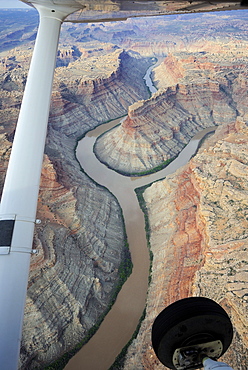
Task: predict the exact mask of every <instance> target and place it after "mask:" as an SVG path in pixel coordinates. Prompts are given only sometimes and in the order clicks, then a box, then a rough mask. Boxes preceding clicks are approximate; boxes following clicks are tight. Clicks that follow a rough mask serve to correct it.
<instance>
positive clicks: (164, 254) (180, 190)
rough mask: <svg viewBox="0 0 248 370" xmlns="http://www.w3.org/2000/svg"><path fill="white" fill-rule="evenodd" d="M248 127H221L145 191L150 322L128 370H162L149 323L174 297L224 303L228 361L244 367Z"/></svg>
mask: <svg viewBox="0 0 248 370" xmlns="http://www.w3.org/2000/svg"><path fill="white" fill-rule="evenodd" d="M247 142H248V128H247V122H246V121H244V120H243V119H241V118H238V119H237V121H236V122H233V123H232V124H227V125H224V126H222V127H220V128H219V129H218V130H217V131H216V133H215V134H214V135H213V136H212V137H211V138H210V139H208V140H207V141H206V142H205V143H204V144H203V145H202V148H201V149H200V150H199V152H198V154H197V155H196V156H195V157H194V158H192V159H191V161H190V162H189V164H188V165H186V166H184V167H183V168H181V169H179V170H178V171H177V172H176V173H175V174H173V175H170V176H168V177H167V178H166V179H164V180H161V181H159V182H156V183H154V184H153V185H151V186H150V187H149V188H147V189H146V190H145V192H144V199H145V201H146V207H147V213H148V217H149V231H150V244H151V251H152V253H153V261H152V273H151V284H150V287H149V293H148V299H147V310H146V317H145V320H144V321H143V323H142V326H141V329H140V331H139V335H138V337H137V339H136V340H135V341H134V342H133V344H132V345H131V347H130V349H129V351H128V355H127V359H126V364H125V367H124V368H125V370H127V369H129V370H132V369H161V370H162V369H163V368H164V367H163V366H162V364H160V363H159V361H158V360H157V358H156V356H155V354H154V352H153V350H152V347H151V337H150V335H151V326H152V323H153V321H154V319H155V317H156V316H157V315H158V313H159V312H160V311H162V309H163V308H165V307H166V306H167V305H169V304H170V303H172V302H174V301H175V300H178V299H181V298H185V297H188V296H192V295H193V296H194V295H197V296H206V297H209V298H211V299H213V300H215V301H217V302H218V303H220V304H221V305H222V306H223V307H224V308H225V309H226V311H227V312H228V314H229V315H230V317H231V320H232V323H233V326H234V331H235V335H234V340H233V343H232V345H231V347H230V349H229V350H228V352H227V353H226V355H224V356H223V360H225V361H226V362H228V363H229V364H230V365H231V366H232V367H233V368H234V369H239V370H245V369H246V367H247V356H248V350H247V348H248V342H247V330H248V321H247V317H248V315H247V314H248V305H247V296H248V288H247V274H248V272H247V271H248V268H247V263H248V259H247V246H248V239H247V237H248V233H247V226H248V225H247V222H248V221H247V210H248V205H247V190H248V188H247V176H248V172H247V163H248V156H247V153H248V146H247Z"/></svg>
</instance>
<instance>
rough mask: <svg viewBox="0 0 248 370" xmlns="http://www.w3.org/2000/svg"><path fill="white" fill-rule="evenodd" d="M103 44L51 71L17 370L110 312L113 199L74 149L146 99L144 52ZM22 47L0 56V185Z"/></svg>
mask: <svg viewBox="0 0 248 370" xmlns="http://www.w3.org/2000/svg"><path fill="white" fill-rule="evenodd" d="M110 49H111V48H110ZM64 50H67V49H64ZM106 50H108V51H106V52H105V56H102V58H100V57H99V55H98V56H97V55H96V54H97V53H96V51H94V52H93V53H92V54H93V57H92V58H94V60H95V68H93V69H91V67H90V66H92V65H93V66H94V63H93V60H87V63H88V64H87V63H86V64H85V65H84V69H81V70H80V68H81V67H82V64H80V57H81V56H80V55H79V53H78V57H77V59H76V60H74V61H71V62H70V63H69V64H68V67H65V66H63V67H59V68H57V69H56V75H55V83H54V91H53V96H52V106H51V114H50V118H49V125H48V136H47V142H46V148H45V155H44V163H43V169H42V176H41V186H40V194H39V201H38V211H37V217H38V218H40V219H41V221H42V222H41V224H40V225H38V226H37V227H36V229H35V237H34V248H36V249H37V250H38V252H39V253H38V254H37V255H35V256H33V257H32V260H31V270H30V279H29V286H28V294H27V304H26V309H25V318H24V326H23V338H22V344H21V356H20V369H27V368H28V369H33V368H37V367H38V368H43V367H44V366H45V365H46V364H49V363H50V362H52V361H54V360H56V359H57V358H58V357H59V356H61V354H63V353H64V352H65V351H68V350H70V349H73V348H74V347H75V345H76V344H77V343H78V342H79V341H81V340H82V339H83V338H84V337H85V335H86V334H87V332H88V330H89V329H90V328H92V326H94V325H95V324H96V323H97V322H98V321H99V319H100V318H101V317H102V315H103V314H105V313H106V311H107V310H108V308H109V305H110V304H111V303H112V300H113V296H114V294H115V293H116V291H117V289H119V288H120V286H119V285H120V282H119V271H118V270H119V267H120V265H121V263H122V262H123V261H125V260H129V259H130V256H129V252H128V250H127V247H126V235H125V230H124V225H123V218H122V213H121V209H120V207H119V204H118V202H117V200H116V199H115V198H114V196H113V195H112V194H110V193H109V192H108V191H107V190H106V189H105V188H102V187H100V186H98V185H97V184H95V183H94V182H93V181H92V180H91V179H89V178H88V177H87V176H86V175H85V174H84V173H83V172H82V171H81V170H80V166H79V163H78V162H77V161H76V159H75V154H74V148H75V145H76V140H77V138H78V137H80V136H82V135H83V134H84V133H85V132H86V131H87V130H88V129H89V128H93V127H95V126H96V125H97V124H99V123H102V122H104V121H106V120H108V119H112V118H116V116H120V115H122V114H123V113H124V112H125V111H126V110H127V107H128V105H129V104H130V103H133V102H134V101H135V100H137V98H138V99H140V98H141V97H148V91H147V89H146V87H145V85H144V82H143V80H142V77H143V74H144V73H145V70H146V69H147V67H148V65H149V60H148V59H143V58H141V57H140V56H139V55H138V54H137V53H136V54H132V55H131V54H128V53H127V52H125V51H123V50H121V49H118V50H116V48H112V49H111V50H110V51H109V46H107V47H106ZM88 51H90V48H88ZM108 52H109V57H108V56H107V54H108ZM65 54H66V53H65ZM67 54H68V53H67ZM99 54H100V53H99ZM103 54H104V53H103ZM21 55H22V54H21V52H20V49H19V51H17V53H16V54H14V52H13V56H10V54H9V56H8V57H7V58H6V57H5V58H4V61H5V63H2V70H1V72H2V77H1V81H2V82H1V93H2V95H1V108H2V109H1V137H0V140H1V170H0V180H1V187H2V184H3V180H4V174H5V171H6V167H7V163H8V159H9V154H10V150H11V145H12V140H13V136H14V126H15V121H16V119H17V116H18V111H19V108H20V101H21V97H22V93H23V88H24V85H25V81H26V75H27V69H28V62H29V59H30V54H27V55H26V56H25V58H22V57H21ZM81 55H83V51H82V54H81ZM67 56H68V55H67ZM60 57H61V55H60ZM89 59H90V58H89ZM107 62H108V68H107ZM81 63H83V61H81ZM67 68H68V70H67ZM128 69H131V70H133V72H134V73H135V79H134V78H131V76H130V73H129V74H128ZM137 73H138V76H139V77H138V78H137ZM62 76H63V77H62ZM89 103H91V108H90V109H89V107H88V105H89ZM124 274H125V272H124Z"/></svg>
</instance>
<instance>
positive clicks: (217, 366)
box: [202, 357, 233, 370]
mask: <svg viewBox="0 0 248 370" xmlns="http://www.w3.org/2000/svg"><path fill="white" fill-rule="evenodd" d="M202 363H203V366H204V370H233V368H232V367H231V366H229V365H227V364H225V362H218V361H214V360H212V359H211V358H208V357H205V358H204V359H203V361H202Z"/></svg>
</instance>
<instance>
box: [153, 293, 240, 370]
mask: <svg viewBox="0 0 248 370" xmlns="http://www.w3.org/2000/svg"><path fill="white" fill-rule="evenodd" d="M232 338H233V328H232V323H231V321H230V319H229V317H228V315H227V313H226V311H225V310H224V309H223V308H222V307H221V306H220V305H219V304H218V303H216V302H214V301H212V300H211V299H208V298H205V297H190V298H185V299H181V300H179V301H176V302H174V303H172V304H171V305H170V306H168V307H166V308H165V309H164V310H163V311H162V312H161V313H160V314H159V315H158V316H157V318H156V319H155V321H154V323H153V327H152V345H153V348H154V351H155V353H156V355H157V357H158V359H159V360H160V361H161V362H162V364H164V365H165V366H167V367H169V368H170V369H176V368H175V367H174V365H173V359H172V357H173V354H174V352H175V350H176V349H177V348H180V347H183V346H187V345H193V344H199V343H204V342H208V341H213V340H220V341H221V342H222V345H223V351H222V353H221V355H223V353H225V352H226V350H227V349H228V347H229V345H230V344H231V342H232Z"/></svg>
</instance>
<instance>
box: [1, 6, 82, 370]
mask: <svg viewBox="0 0 248 370" xmlns="http://www.w3.org/2000/svg"><path fill="white" fill-rule="evenodd" d="M36 8H37V10H38V11H39V14H40V25H39V30H38V34H37V39H36V44H35V48H34V52H33V57H32V61H31V65H30V70H29V74H28V79H27V83H26V88H25V92H24V96H23V101H22V106H21V110H20V115H19V119H18V123H17V128H16V133H15V137H14V143H13V148H12V152H11V157H10V161H9V166H8V170H7V175H6V180H5V184H4V190H3V194H2V199H1V204H0V292H1V299H0V362H1V365H0V367H1V369H2V370H16V369H17V367H18V358H19V350H20V341H21V330H22V321H23V314H24V307H25V300H26V291H27V282H28V273H29V264H30V255H31V253H32V243H33V232H34V224H35V218H36V208H37V199H38V192H39V183H40V174H41V167H42V160H43V153H44V145H45V139H46V132H47V122H48V115H49V108H50V98H51V90H52V82H53V74H54V68H55V61H56V54H57V47H58V38H59V33H60V26H61V23H62V21H63V19H64V18H65V17H66V16H67V15H68V14H70V13H72V12H73V11H75V10H77V9H75V8H71V7H63V6H55V7H53V8H49V7H43V6H41V5H36Z"/></svg>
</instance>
